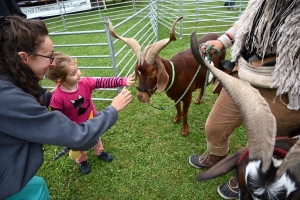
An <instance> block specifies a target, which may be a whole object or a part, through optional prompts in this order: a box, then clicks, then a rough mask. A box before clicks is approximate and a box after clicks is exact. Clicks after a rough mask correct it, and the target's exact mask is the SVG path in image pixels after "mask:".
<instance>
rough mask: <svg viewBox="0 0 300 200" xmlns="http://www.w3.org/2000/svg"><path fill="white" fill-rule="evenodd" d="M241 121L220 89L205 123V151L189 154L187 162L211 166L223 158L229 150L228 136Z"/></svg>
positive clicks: (238, 114)
mask: <svg viewBox="0 0 300 200" xmlns="http://www.w3.org/2000/svg"><path fill="white" fill-rule="evenodd" d="M242 122H243V121H242V118H241V115H240V112H239V111H238V109H237V108H236V106H235V104H234V102H233V101H232V99H231V98H230V97H229V95H228V94H227V92H226V91H225V90H224V89H222V91H221V93H220V95H219V96H218V98H217V100H216V102H215V104H214V107H213V108H212V110H211V112H210V114H209V116H208V118H207V120H206V123H205V132H206V141H207V151H206V152H205V153H204V154H203V155H193V156H191V157H190V158H189V163H190V164H191V165H192V166H193V167H196V168H203V167H212V166H214V165H215V164H216V163H218V162H219V161H220V160H222V159H223V158H225V157H226V155H227V153H228V152H229V137H230V135H231V133H232V132H233V131H234V129H235V128H237V127H239V126H240V125H241V124H242Z"/></svg>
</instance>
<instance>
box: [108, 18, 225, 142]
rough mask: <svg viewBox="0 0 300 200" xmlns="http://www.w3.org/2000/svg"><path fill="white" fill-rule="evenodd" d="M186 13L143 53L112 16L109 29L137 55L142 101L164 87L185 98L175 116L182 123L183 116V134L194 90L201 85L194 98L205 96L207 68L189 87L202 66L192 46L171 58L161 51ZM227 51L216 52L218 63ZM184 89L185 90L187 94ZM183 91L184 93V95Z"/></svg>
mask: <svg viewBox="0 0 300 200" xmlns="http://www.w3.org/2000/svg"><path fill="white" fill-rule="evenodd" d="M182 18H183V17H179V18H177V19H176V20H175V21H174V22H173V25H172V28H171V30H170V37H169V38H166V39H163V40H160V41H157V42H156V43H154V44H151V45H149V46H148V47H147V48H146V49H145V50H144V54H141V47H140V45H139V43H138V42H137V41H136V40H135V39H133V38H124V37H121V36H118V35H117V34H116V32H115V30H114V28H113V25H112V24H111V22H110V20H109V29H110V33H111V35H112V36H113V37H115V38H119V39H120V40H122V41H123V42H125V43H126V44H127V45H129V46H130V47H131V48H132V49H133V50H134V52H135V55H136V57H137V62H136V67H135V73H136V77H137V78H138V79H139V83H138V87H137V90H138V93H137V97H138V100H139V101H140V102H143V103H145V102H147V103H148V104H150V97H151V95H152V94H153V93H154V92H155V91H156V90H158V91H159V92H163V91H165V92H166V94H167V96H168V97H169V98H171V99H172V100H174V102H175V103H176V102H178V101H179V99H180V98H182V99H181V101H182V102H183V110H182V111H181V105H180V102H178V103H177V104H176V110H177V114H176V116H175V117H174V118H173V122H174V123H179V121H180V119H181V117H183V126H182V132H181V134H182V135H183V136H186V135H188V134H189V127H188V121H187V119H188V109H189V107H190V104H191V100H192V92H194V91H195V90H196V89H198V88H200V89H201V92H200V94H199V96H198V98H197V100H196V101H195V103H196V104H199V103H200V101H201V100H202V97H203V94H204V90H205V88H204V87H205V81H206V72H207V70H206V69H205V68H201V69H200V71H199V73H198V74H197V76H196V78H195V79H194V81H193V83H192V84H191V85H190V87H189V88H188V86H189V84H190V83H191V81H192V80H193V77H194V75H195V74H196V73H197V70H198V68H199V67H200V66H199V64H198V63H197V61H196V60H195V58H194V57H193V54H192V52H191V49H190V48H188V49H186V50H184V51H182V52H179V53H178V54H176V55H174V56H173V57H172V58H171V59H170V60H166V59H164V58H162V57H160V56H158V54H159V52H160V51H161V50H162V49H163V48H164V47H166V46H167V45H168V44H169V43H170V42H171V41H173V40H176V36H175V25H176V23H177V21H179V20H180V19H182ZM218 37H219V35H218V34H215V33H209V34H206V35H204V36H202V37H201V38H200V39H199V40H198V44H199V45H200V44H202V43H205V42H206V41H208V40H216V39H217V38H218ZM225 54H226V52H225V51H223V52H222V55H221V56H220V57H218V56H215V55H214V56H213V58H212V61H213V64H214V66H215V67H219V63H220V60H223V59H224V58H225ZM184 93H185V94H184ZM183 95H184V96H183Z"/></svg>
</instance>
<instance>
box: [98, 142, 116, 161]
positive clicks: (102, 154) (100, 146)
mask: <svg viewBox="0 0 300 200" xmlns="http://www.w3.org/2000/svg"><path fill="white" fill-rule="evenodd" d="M103 150H104V148H103V144H102V141H101V138H99V140H98V143H97V144H96V145H95V146H94V152H95V154H96V155H97V157H98V158H100V159H103V160H105V161H106V162H111V161H112V160H113V159H114V157H113V155H111V154H109V153H107V152H105V151H103Z"/></svg>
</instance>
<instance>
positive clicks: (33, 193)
mask: <svg viewBox="0 0 300 200" xmlns="http://www.w3.org/2000/svg"><path fill="white" fill-rule="evenodd" d="M18 199H30V200H50V196H49V192H48V187H47V185H46V182H45V180H44V179H43V178H42V177H39V176H34V177H33V178H32V179H31V180H30V181H29V182H28V183H27V184H26V185H25V187H24V188H23V189H22V190H21V191H20V192H18V193H16V194H14V195H12V196H10V197H8V198H7V199H6V200H18Z"/></svg>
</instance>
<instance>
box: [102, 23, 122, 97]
mask: <svg viewBox="0 0 300 200" xmlns="http://www.w3.org/2000/svg"><path fill="white" fill-rule="evenodd" d="M103 23H104V27H105V33H106V38H107V43H108V47H109V52H110V57H111V62H112V68H113V70H114V76H115V77H117V76H118V73H117V64H116V56H115V50H114V42H113V39H112V36H111V34H110V32H109V28H108V21H107V18H106V17H103ZM119 93H120V89H119V88H118V89H117V94H119Z"/></svg>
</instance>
